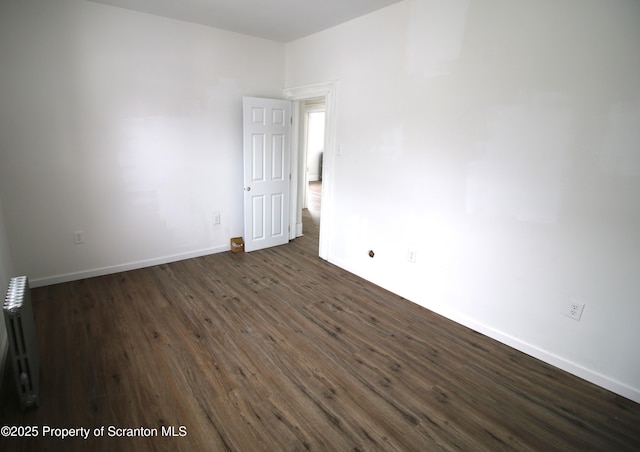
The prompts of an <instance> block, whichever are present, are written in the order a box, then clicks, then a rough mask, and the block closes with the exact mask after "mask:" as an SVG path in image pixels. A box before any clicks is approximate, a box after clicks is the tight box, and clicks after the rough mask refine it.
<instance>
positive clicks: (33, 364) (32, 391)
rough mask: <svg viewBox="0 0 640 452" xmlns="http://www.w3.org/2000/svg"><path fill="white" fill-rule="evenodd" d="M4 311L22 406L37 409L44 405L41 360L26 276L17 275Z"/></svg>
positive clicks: (7, 297)
mask: <svg viewBox="0 0 640 452" xmlns="http://www.w3.org/2000/svg"><path fill="white" fill-rule="evenodd" d="M3 311H4V321H5V324H6V326H7V336H8V339H9V349H10V356H11V360H12V361H11V367H13V373H14V376H15V379H16V385H17V387H18V397H19V398H20V405H21V406H22V409H23V410H24V409H26V408H29V407H32V406H36V407H37V406H39V405H40V400H39V398H38V394H39V384H40V360H39V357H38V343H37V342H36V330H35V324H34V321H33V307H32V306H31V293H30V291H29V280H28V279H27V277H26V276H17V277H15V278H11V280H10V281H9V288H8V289H7V296H6V297H5V299H4V305H3Z"/></svg>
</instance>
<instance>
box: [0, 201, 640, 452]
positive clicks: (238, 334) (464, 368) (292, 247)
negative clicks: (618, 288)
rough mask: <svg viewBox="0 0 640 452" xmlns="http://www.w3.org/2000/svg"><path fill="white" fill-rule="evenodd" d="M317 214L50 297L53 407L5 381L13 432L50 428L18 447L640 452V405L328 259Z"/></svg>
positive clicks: (59, 289) (45, 327)
mask: <svg viewBox="0 0 640 452" xmlns="http://www.w3.org/2000/svg"><path fill="white" fill-rule="evenodd" d="M317 220H318V218H317V216H314V217H310V216H308V212H307V217H306V223H305V224H306V226H307V230H305V236H304V237H301V238H298V239H296V240H294V241H293V242H291V243H290V244H289V245H286V246H281V247H276V248H272V249H269V250H263V251H257V252H253V253H246V254H244V253H243V254H232V253H229V252H228V253H220V254H216V255H212V256H206V257H202V258H198V259H191V260H186V261H182V262H176V263H172V264H168V265H160V266H156V267H150V268H146V269H142V270H135V271H130V272H126V273H119V274H114V275H109V276H104V277H98V278H92V279H87V280H82V281H76V282H70V283H65V284H58V285H53V286H49V287H43V288H38V289H34V290H33V291H32V295H33V299H34V305H35V317H36V327H37V331H38V337H39V341H40V354H41V361H42V364H41V367H42V372H41V394H40V399H41V405H40V407H39V408H37V409H32V410H28V411H26V412H21V411H20V409H19V405H18V401H17V395H16V393H15V388H14V387H13V384H14V382H13V380H12V376H11V375H9V374H8V372H5V378H4V380H3V385H2V391H1V393H0V402H1V412H0V425H3V426H6V425H9V426H35V427H37V429H38V431H39V435H38V437H35V438H34V437H30V438H15V437H0V450H2V451H43V450H51V451H57V450H71V451H73V450H78V451H80V450H82V451H85V450H105V451H110V450H113V451H145V450H152V451H155V450H166V451H174V450H180V451H201V450H210V451H217V450H220V451H227V450H231V451H260V450H264V451H280V450H286V451H296V450H316V451H348V450H349V451H353V450H376V451H378V450H384V451H393V450H401V451H414V450H415V451H430V450H473V451H476V450H490V451H496V450H540V451H542V450H544V451H548V450H562V451H571V450H575V451H584V450H602V451H624V450H629V451H631V450H635V451H637V450H640V405H639V404H636V403H634V402H631V401H629V400H627V399H625V398H622V397H619V396H617V395H615V394H612V393H611V392H608V391H606V390H604V389H602V388H599V387H596V386H594V385H592V384H590V383H587V382H585V381H583V380H580V379H578V378H576V377H573V376H571V375H569V374H567V373H565V372H563V371H560V370H558V369H555V368H553V367H552V366H549V365H547V364H545V363H542V362H540V361H538V360H536V359H533V358H531V357H529V356H526V355H524V354H522V353H520V352H517V351H515V350H513V349H511V348H509V347H506V346H504V345H502V344H500V343H497V342H496V341H493V340H491V339H489V338H487V337H484V336H482V335H480V334H477V333H474V332H473V331H471V330H469V329H467V328H464V327H462V326H460V325H458V324H455V323H453V322H451V321H449V320H447V319H445V318H443V317H440V316H438V315H436V314H434V313H432V312H430V311H428V310H426V309H423V308H421V307H419V306H417V305H415V304H413V303H410V302H409V301H407V300H404V299H402V298H400V297H398V296H396V295H393V294H391V293H389V292H387V291H385V290H383V289H381V288H379V287H377V286H375V285H372V284H370V283H368V282H366V281H364V280H362V279H360V278H357V277H355V276H353V275H351V274H349V273H347V272H345V271H343V270H341V269H340V268H337V267H335V266H333V265H330V264H328V263H326V262H324V261H322V260H320V259H319V258H318V257H316V256H317V227H314V226H317ZM103 426H104V427H105V430H104V436H101V431H100V428H101V427H103ZM80 427H83V428H88V429H91V431H90V432H91V433H90V434H89V436H88V438H87V439H82V438H77V437H75V438H71V437H69V438H65V439H62V438H59V437H51V432H50V431H48V430H46V429H48V428H80ZM115 427H117V428H120V429H141V428H146V429H147V430H144V431H142V430H114V428H115ZM169 427H175V434H176V435H180V434H184V436H163V433H165V435H166V434H167V433H168V432H169V430H168V428H169ZM180 427H182V429H181V428H180ZM163 428H164V431H163ZM94 429H97V430H95V431H94ZM154 429H155V430H154ZM136 433H137V434H144V435H146V436H137V437H127V436H124V435H126V434H136ZM110 434H111V436H110ZM96 435H98V436H96Z"/></svg>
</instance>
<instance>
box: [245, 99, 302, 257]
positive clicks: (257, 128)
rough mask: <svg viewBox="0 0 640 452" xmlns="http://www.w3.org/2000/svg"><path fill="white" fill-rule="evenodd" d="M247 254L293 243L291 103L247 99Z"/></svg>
mask: <svg viewBox="0 0 640 452" xmlns="http://www.w3.org/2000/svg"><path fill="white" fill-rule="evenodd" d="M243 111H244V206H245V219H244V229H245V231H244V236H245V251H255V250H259V249H262V248H268V247H271V246H277V245H283V244H285V243H287V242H288V241H289V234H288V230H289V188H290V187H289V183H290V180H289V173H290V166H291V144H290V140H291V103H290V102H289V101H283V100H276V99H261V98H255V97H245V98H244V99H243Z"/></svg>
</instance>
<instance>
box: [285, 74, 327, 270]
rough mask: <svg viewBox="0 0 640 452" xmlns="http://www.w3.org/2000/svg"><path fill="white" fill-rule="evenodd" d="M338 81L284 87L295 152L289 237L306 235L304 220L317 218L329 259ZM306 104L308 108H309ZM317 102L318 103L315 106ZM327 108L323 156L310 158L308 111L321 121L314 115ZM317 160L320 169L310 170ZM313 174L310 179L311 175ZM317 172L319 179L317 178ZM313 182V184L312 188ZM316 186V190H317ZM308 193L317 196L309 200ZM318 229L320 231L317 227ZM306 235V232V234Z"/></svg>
mask: <svg viewBox="0 0 640 452" xmlns="http://www.w3.org/2000/svg"><path fill="white" fill-rule="evenodd" d="M336 87H337V83H336V82H324V83H317V84H313V85H305V86H300V87H294V88H287V89H285V90H284V96H285V98H286V99H288V100H291V101H292V117H293V122H292V125H293V127H292V130H291V132H292V153H291V202H292V205H291V209H290V212H291V221H290V225H291V228H290V232H291V234H290V239H294V238H295V237H299V236H301V235H303V229H304V222H305V221H307V222H309V221H310V220H311V221H314V220H315V221H316V222H317V223H316V224H315V225H317V227H316V228H315V229H316V230H317V234H318V256H319V257H321V258H322V259H325V260H328V259H329V256H328V255H329V243H330V236H331V233H330V232H331V231H330V227H329V225H330V224H331V221H330V220H331V218H330V217H331V215H332V202H331V200H332V197H333V167H334V160H335V154H336V149H335V129H336V127H335V108H336V107H335V104H336ZM307 105H308V106H309V108H307ZM314 105H315V106H314ZM323 108H324V131H323V135H324V142H323V143H322V144H323V146H322V151H321V153H320V154H321V155H318V156H317V157H311V158H310V157H309V156H308V155H307V143H306V141H307V133H306V130H305V129H306V127H307V126H308V125H307V124H306V123H307V120H306V116H307V112H309V113H312V117H315V118H316V119H317V122H322V120H321V119H319V118H320V116H321V115H317V116H316V115H315V113H317V111H313V110H314V109H319V110H322V109H323ZM312 160H316V161H317V162H318V169H317V171H314V169H313V168H309V171H308V170H307V166H308V165H307V163H308V162H309V161H312ZM312 163H313V162H312ZM309 175H311V178H310V177H309ZM314 175H316V177H317V180H309V179H314ZM310 182H311V183H313V187H311V189H310ZM314 189H317V190H314ZM309 195H312V196H314V197H313V199H312V200H311V201H310V199H309ZM314 201H315V202H316V204H315V205H314V206H313V207H317V216H315V218H314V217H313V216H311V215H310V213H311V212H310V211H309V209H308V207H309V203H310V202H314ZM303 213H305V216H307V215H306V213H309V215H308V217H309V219H303ZM318 228H319V230H318ZM305 235H306V234H305Z"/></svg>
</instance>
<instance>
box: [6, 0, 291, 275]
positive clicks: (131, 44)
mask: <svg viewBox="0 0 640 452" xmlns="http://www.w3.org/2000/svg"><path fill="white" fill-rule="evenodd" d="M1 3H2V4H1V5H0V80H1V83H0V152H1V154H0V158H1V160H0V162H1V165H0V193H1V194H2V196H3V199H4V203H5V205H4V207H5V214H6V226H7V230H8V233H9V237H10V238H11V244H12V247H13V251H14V253H13V254H14V263H15V266H16V271H18V272H19V273H24V274H28V275H29V278H30V280H31V281H32V285H34V286H35V285H38V284H47V283H52V282H57V281H61V280H68V279H75V278H79V277H83V276H90V275H92V274H100V273H106V272H110V271H115V270H119V269H125V268H132V267H136V266H143V265H146V264H150V263H154V262H161V261H170V260H174V259H178V258H181V257H188V256H193V255H198V254H207V253H211V252H216V251H222V250H225V249H228V248H229V238H230V237H233V236H239V235H242V121H241V118H242V113H241V112H242V96H243V95H250V96H264V97H274V96H278V97H280V96H281V95H282V88H283V81H284V45H283V44H281V43H275V42H271V41H267V40H262V39H257V38H252V37H248V36H243V35H239V34H234V33H230V32H226V31H221V30H215V29H212V28H208V27H204V26H200V25H195V24H191V23H186V22H181V21H175V20H170V19H165V18H161V17H156V16H152V15H146V14H141V13H135V12H132V11H128V10H125V9H120V8H115V7H111V6H106V5H102V4H96V3H92V2H85V1H82V0H55V1H51V0H39V1H38V0H21V1H19V2H18V1H15V2H13V1H12V2H1ZM213 212H220V213H221V220H222V223H221V225H220V226H217V227H212V213H213ZM78 230H82V231H84V235H85V240H86V243H85V244H83V245H74V243H73V232H74V231H78Z"/></svg>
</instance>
